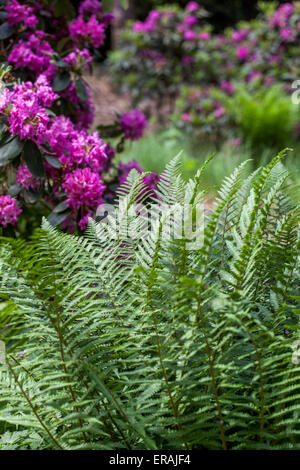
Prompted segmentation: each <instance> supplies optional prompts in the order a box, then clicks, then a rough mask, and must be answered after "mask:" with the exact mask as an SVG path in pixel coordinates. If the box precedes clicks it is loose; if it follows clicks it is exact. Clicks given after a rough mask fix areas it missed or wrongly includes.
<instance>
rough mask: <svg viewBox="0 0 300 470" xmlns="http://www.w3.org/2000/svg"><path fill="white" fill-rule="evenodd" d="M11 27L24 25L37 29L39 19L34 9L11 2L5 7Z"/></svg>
mask: <svg viewBox="0 0 300 470" xmlns="http://www.w3.org/2000/svg"><path fill="white" fill-rule="evenodd" d="M5 10H6V13H7V21H8V24H9V26H15V25H17V24H19V23H24V25H25V26H26V27H27V28H31V29H33V28H35V27H36V26H37V24H38V19H37V17H36V16H35V15H34V9H33V8H32V7H31V6H29V5H21V4H20V3H19V2H17V0H9V2H8V3H7V5H6V6H5Z"/></svg>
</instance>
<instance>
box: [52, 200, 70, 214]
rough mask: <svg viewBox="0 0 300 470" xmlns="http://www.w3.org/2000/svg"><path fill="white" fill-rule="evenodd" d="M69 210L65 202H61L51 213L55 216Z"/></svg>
mask: <svg viewBox="0 0 300 470" xmlns="http://www.w3.org/2000/svg"><path fill="white" fill-rule="evenodd" d="M68 209H69V208H68V206H67V203H66V201H63V202H61V203H60V204H58V206H56V207H55V208H54V209H53V212H55V214H61V213H62V212H65V211H67V210H68Z"/></svg>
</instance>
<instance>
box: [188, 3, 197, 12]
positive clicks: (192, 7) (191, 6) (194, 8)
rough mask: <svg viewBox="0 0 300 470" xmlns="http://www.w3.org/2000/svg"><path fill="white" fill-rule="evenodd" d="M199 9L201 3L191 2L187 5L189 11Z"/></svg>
mask: <svg viewBox="0 0 300 470" xmlns="http://www.w3.org/2000/svg"><path fill="white" fill-rule="evenodd" d="M198 9H199V5H198V3H197V2H189V3H188V4H187V6H186V10H187V11H197V10H198Z"/></svg>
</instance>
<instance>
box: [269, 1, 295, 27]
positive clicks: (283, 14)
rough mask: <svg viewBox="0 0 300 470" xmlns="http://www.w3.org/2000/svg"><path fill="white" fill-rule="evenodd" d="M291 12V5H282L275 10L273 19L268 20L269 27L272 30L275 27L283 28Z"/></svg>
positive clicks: (292, 9) (292, 8) (292, 6)
mask: <svg viewBox="0 0 300 470" xmlns="http://www.w3.org/2000/svg"><path fill="white" fill-rule="evenodd" d="M293 11H294V5H293V4H292V3H283V4H282V5H280V6H279V7H278V8H277V10H276V11H275V13H274V15H273V17H272V18H271V19H270V26H271V27H272V28H274V27H275V26H278V27H279V28H285V27H286V25H287V22H288V19H289V17H290V16H291V15H292V13H293Z"/></svg>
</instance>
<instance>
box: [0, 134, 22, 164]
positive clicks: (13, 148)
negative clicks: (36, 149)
mask: <svg viewBox="0 0 300 470" xmlns="http://www.w3.org/2000/svg"><path fill="white" fill-rule="evenodd" d="M23 146H24V142H21V141H20V139H19V137H15V138H13V139H12V140H11V141H10V142H8V143H7V144H5V145H3V147H1V148H0V166H5V165H7V164H8V163H10V162H12V161H13V160H14V159H15V158H16V157H17V156H18V155H20V153H21V152H22V149H23Z"/></svg>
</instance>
